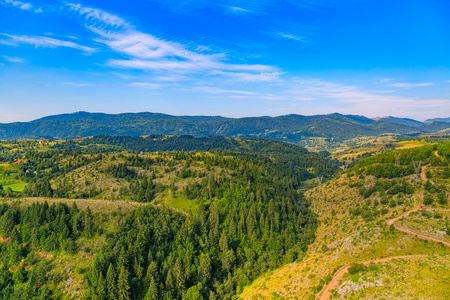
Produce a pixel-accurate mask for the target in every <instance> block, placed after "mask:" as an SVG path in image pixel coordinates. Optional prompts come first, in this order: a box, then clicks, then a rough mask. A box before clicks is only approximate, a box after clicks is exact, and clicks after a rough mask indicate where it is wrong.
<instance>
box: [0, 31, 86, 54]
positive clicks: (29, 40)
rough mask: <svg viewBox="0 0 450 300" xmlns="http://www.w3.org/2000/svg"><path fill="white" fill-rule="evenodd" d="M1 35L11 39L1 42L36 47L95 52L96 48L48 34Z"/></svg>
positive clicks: (0, 40)
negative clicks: (55, 37)
mask: <svg viewBox="0 0 450 300" xmlns="http://www.w3.org/2000/svg"><path fill="white" fill-rule="evenodd" d="M0 35H3V36H6V37H8V38H9V39H0V44H6V45H12V46H15V45H19V44H29V45H33V46H35V47H44V48H57V47H66V48H73V49H78V50H81V51H84V52H94V51H95V49H94V48H91V47H87V46H82V45H79V44H76V43H74V42H70V41H62V40H57V39H53V38H49V37H46V36H26V35H11V34H6V33H0Z"/></svg>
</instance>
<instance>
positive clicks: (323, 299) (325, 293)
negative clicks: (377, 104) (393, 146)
mask: <svg viewBox="0 0 450 300" xmlns="http://www.w3.org/2000/svg"><path fill="white" fill-rule="evenodd" d="M434 154H435V155H436V156H437V157H440V156H439V154H438V153H437V151H436V152H435V153H434ZM427 167H428V165H426V166H423V167H422V172H421V173H420V177H421V179H422V180H423V181H425V182H427V181H428V178H427V174H426V169H427ZM430 183H431V184H434V182H432V181H431V180H430ZM447 194H448V193H447ZM419 210H422V208H421V204H420V202H419V203H418V204H417V205H415V206H414V208H413V209H411V210H409V211H407V212H405V213H404V214H402V215H400V216H398V217H395V218H392V219H389V220H386V225H388V226H391V225H394V227H395V229H397V230H398V231H401V232H404V233H407V234H410V235H413V236H415V237H418V238H420V239H423V240H427V241H432V242H436V243H442V244H443V245H445V246H447V247H450V243H449V242H446V241H442V240H439V239H435V238H432V237H429V236H426V235H423V234H420V233H417V232H414V231H412V230H408V229H405V228H402V227H400V226H397V225H395V224H394V223H395V222H397V221H398V220H400V219H402V218H405V217H407V216H409V215H410V214H411V213H413V212H416V211H419ZM426 210H434V211H450V209H430V208H428V209H426ZM424 256H426V255H403V256H391V257H385V258H380V259H375V260H369V261H363V262H360V263H362V264H365V265H367V264H371V263H379V262H385V261H390V260H393V259H400V258H413V257H424ZM349 267H350V266H344V267H342V268H340V269H339V270H338V271H337V272H336V273H335V274H334V276H333V278H332V279H331V281H330V282H329V283H328V284H327V285H326V286H325V287H324V288H323V289H322V291H321V292H320V294H319V300H327V299H328V298H329V297H330V296H331V291H332V290H333V289H334V288H335V287H336V285H337V284H338V282H339V280H341V279H342V277H343V276H344V274H345V273H346V272H347V271H348V268H349Z"/></svg>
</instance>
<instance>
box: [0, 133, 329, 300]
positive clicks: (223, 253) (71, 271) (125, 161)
mask: <svg viewBox="0 0 450 300" xmlns="http://www.w3.org/2000/svg"><path fill="white" fill-rule="evenodd" d="M210 139H211V140H217V141H216V143H218V144H219V145H221V146H222V147H223V146H224V145H229V148H228V149H224V148H225V147H223V148H222V149H215V150H212V151H163V150H165V149H162V148H159V149H158V148H157V149H158V152H150V153H148V152H144V153H143V154H139V153H136V152H137V151H139V152H140V149H141V148H139V147H138V146H136V145H139V144H141V145H144V146H146V147H150V145H151V143H152V140H156V141H157V142H158V143H161V144H160V146H159V147H162V145H163V141H167V144H166V145H171V144H172V143H173V141H184V142H179V143H178V142H177V143H176V144H178V145H179V147H184V146H186V145H187V142H186V141H190V143H191V144H192V145H191V148H195V144H196V142H197V141H198V145H199V147H200V148H201V147H203V145H205V144H208V142H207V141H208V138H192V137H150V138H148V139H147V140H146V139H145V138H139V137H135V138H129V137H128V138H123V137H108V136H97V137H94V138H88V139H81V140H78V141H71V142H64V141H58V142H51V143H49V144H43V143H40V142H39V141H34V140H26V141H4V142H1V143H0V146H1V147H0V160H1V161H3V163H2V164H0V171H1V172H0V174H1V175H2V176H1V177H0V179H2V180H5V181H6V180H8V181H9V182H8V184H6V182H5V187H6V186H8V187H7V188H5V190H0V191H1V193H0V194H1V195H2V196H3V197H6V198H9V199H11V198H12V197H13V198H16V199H17V200H19V201H21V202H20V204H19V203H18V202H11V200H9V201H8V202H4V203H3V204H2V205H0V237H1V241H0V254H1V256H2V257H3V258H4V259H3V260H2V264H1V267H0V278H1V282H0V298H1V299H139V300H141V299H231V298H233V297H234V296H235V295H236V294H239V293H240V292H241V290H242V288H243V287H244V286H245V285H248V284H249V283H250V282H251V281H252V280H254V279H256V278H257V277H258V276H259V275H261V274H263V273H265V272H267V271H268V270H271V269H274V268H277V267H279V266H280V265H282V264H284V263H290V262H292V261H294V260H296V259H299V258H301V257H303V255H304V253H305V252H306V250H307V246H308V245H309V244H310V243H311V242H312V241H313V240H314V231H315V228H316V226H317V224H316V219H315V216H314V214H312V212H311V210H310V208H309V205H310V204H309V203H308V201H306V200H305V198H304V197H303V194H302V193H301V192H300V190H299V189H300V188H301V187H302V185H303V183H304V181H305V180H308V179H311V178H313V177H316V176H331V175H332V174H333V173H334V172H336V170H337V165H336V164H334V163H333V162H331V161H328V160H326V159H325V158H322V157H320V156H319V155H317V154H314V153H310V152H308V151H307V150H305V149H303V148H300V147H298V146H295V145H291V144H287V143H282V142H275V141H268V140H254V139H225V138H220V139H219V140H218V139H217V138H210ZM133 141H135V142H133ZM65 143H67V144H65ZM146 143H147V144H146ZM183 143H184V146H182V144H183ZM213 143H214V142H213ZM227 143H228V144H227ZM64 144H65V145H64ZM108 147H109V148H108ZM115 147H117V149H116V150H118V151H114V148H115ZM168 147H169V146H168ZM170 147H173V146H170ZM127 148H130V149H131V148H134V150H133V151H132V152H133V153H130V152H126V151H123V150H124V149H127ZM97 150H98V151H97ZM100 152H101V153H100ZM12 179H15V180H18V181H20V182H21V183H24V184H25V189H24V190H23V191H17V190H13V186H12V185H10V184H11V183H10V181H11V180H12ZM17 184H19V182H18V183H16V186H17ZM37 197H45V199H46V200H47V201H48V202H53V203H54V204H53V205H51V204H49V203H47V202H44V201H43V199H42V198H37ZM105 199H108V200H105ZM124 201H129V202H124ZM36 202H37V203H36ZM105 202H106V203H108V204H107V206H108V207H109V206H115V205H119V204H118V203H127V204H128V206H131V207H133V206H134V207H135V209H130V208H129V209H128V210H122V209H116V210H114V211H112V212H111V211H109V212H108V211H105V210H103V209H102V207H103V206H105ZM33 203H34V204H33ZM67 203H71V205H68V204H67ZM73 203H76V205H73ZM97 203H98V204H97ZM100 203H101V204H102V205H103V206H102V205H100ZM145 203H149V204H148V205H144V204H145ZM82 206H83V207H84V209H82V208H81V207H82ZM86 207H87V208H86Z"/></svg>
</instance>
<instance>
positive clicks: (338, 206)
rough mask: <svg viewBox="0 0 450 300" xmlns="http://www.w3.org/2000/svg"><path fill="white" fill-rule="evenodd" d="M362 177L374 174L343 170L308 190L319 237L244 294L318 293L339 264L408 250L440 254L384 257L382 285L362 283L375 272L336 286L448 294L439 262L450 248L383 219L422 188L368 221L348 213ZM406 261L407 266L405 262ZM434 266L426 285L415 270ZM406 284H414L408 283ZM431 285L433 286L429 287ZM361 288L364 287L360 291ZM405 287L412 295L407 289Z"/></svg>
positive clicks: (367, 291) (423, 295)
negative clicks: (390, 225) (304, 252)
mask: <svg viewBox="0 0 450 300" xmlns="http://www.w3.org/2000/svg"><path fill="white" fill-rule="evenodd" d="M409 179H411V178H409ZM361 180H364V184H365V185H371V184H372V183H371V182H373V181H374V180H375V179H374V178H373V177H371V176H368V177H366V178H364V179H360V178H359V176H358V177H357V176H352V177H347V174H344V175H342V176H340V177H339V178H336V179H334V180H331V181H329V182H327V183H325V184H323V185H321V186H319V187H317V188H315V189H313V190H311V191H309V192H307V193H306V196H307V198H308V199H309V200H311V201H312V205H313V206H312V208H313V210H314V212H315V213H317V215H318V217H319V220H320V226H319V228H318V231H317V239H316V241H315V242H314V244H312V245H311V247H310V250H309V251H308V253H307V255H306V256H305V257H304V258H303V260H301V259H299V260H298V262H295V263H292V264H289V265H286V266H284V267H282V268H280V269H279V270H277V271H274V272H272V273H270V274H266V275H265V276H262V277H260V278H259V279H258V280H256V281H255V282H254V283H253V284H252V285H251V286H249V287H247V288H246V289H245V290H244V292H243V293H242V295H241V297H242V298H244V299H272V298H274V297H278V296H280V297H283V298H285V299H308V298H311V299H314V297H315V296H316V295H317V293H318V292H319V291H320V290H321V286H320V285H321V282H320V281H321V280H325V278H326V277H327V276H331V275H332V274H333V273H334V271H336V270H337V269H339V267H340V266H343V265H347V264H349V263H351V262H356V261H365V260H372V259H374V258H381V257H388V256H397V255H410V254H427V255H431V254H438V255H442V256H438V257H434V256H430V257H428V258H423V259H415V261H416V262H415V263H413V264H412V265H410V263H408V264H405V263H403V262H402V261H398V260H393V261H390V262H387V263H383V265H389V266H390V267H389V268H387V267H383V266H381V267H380V270H379V271H378V273H377V274H378V276H379V277H380V278H382V279H381V280H382V281H386V283H385V284H384V285H380V287H378V288H373V289H371V288H362V286H364V284H365V283H364V282H366V281H367V282H368V281H370V280H372V278H371V279H367V280H365V279H359V280H358V281H357V283H358V284H360V286H358V287H356V286H353V285H352V288H351V289H350V290H349V291H346V292H345V293H344V292H342V290H341V289H342V288H343V286H344V285H346V284H347V283H346V282H347V281H346V280H347V278H346V277H344V283H342V284H340V285H339V287H338V290H339V291H340V292H342V293H341V295H340V296H339V297H344V295H347V296H350V295H352V293H353V296H356V294H357V293H360V291H363V292H364V295H365V296H364V297H362V298H364V299H372V296H374V295H375V294H376V295H383V297H384V298H386V299H390V298H392V297H394V296H393V295H396V294H397V295H398V296H399V295H403V296H405V298H407V299H414V297H418V299H442V296H443V295H444V294H445V295H447V296H450V293H449V291H448V289H447V290H446V289H445V288H444V287H443V285H442V278H449V277H450V270H449V269H448V268H445V267H444V268H442V267H440V266H442V265H448V264H449V261H450V249H449V248H446V247H444V246H441V245H439V244H436V243H431V242H426V241H423V240H420V239H417V238H415V237H413V236H411V235H407V234H404V233H401V232H398V231H396V230H394V231H391V230H390V229H389V228H388V227H387V226H386V225H385V224H384V220H386V219H389V218H392V217H395V216H396V215H400V214H401V213H402V212H403V211H406V210H409V209H411V208H412V207H413V206H414V204H415V203H416V202H417V201H421V200H422V197H423V190H422V189H417V190H416V192H415V193H414V195H412V196H410V197H408V198H409V199H406V201H405V202H404V204H403V205H399V206H396V207H395V208H390V207H389V206H386V207H387V208H388V209H389V212H388V213H387V214H385V215H382V216H380V217H377V218H375V220H374V221H371V222H368V223H366V222H365V221H363V220H362V219H361V218H360V217H359V216H358V217H354V216H351V215H350V213H349V209H352V208H354V207H355V206H356V205H358V204H359V203H364V202H365V201H366V199H363V197H362V196H360V195H359V193H358V191H357V189H356V188H351V187H350V186H349V185H350V184H352V183H355V182H358V181H361ZM375 198H377V196H374V195H373V196H371V197H370V199H371V200H374V199H375ZM323 245H326V247H324V246H323ZM327 249H329V250H327ZM406 265H408V267H405V266H406ZM403 267H405V268H407V270H406V271H405V275H403V278H402V281H401V282H403V283H402V284H399V285H396V284H387V282H396V281H397V279H398V278H396V277H398V275H396V274H395V273H393V272H392V271H390V270H392V269H396V268H397V269H401V268H403ZM430 268H431V269H433V270H434V269H436V270H437V269H438V270H439V273H436V274H438V275H436V276H426V275H423V277H426V278H427V280H426V282H427V283H426V285H423V284H422V282H423V280H422V281H421V280H419V279H418V277H417V276H416V274H417V272H422V274H427V273H428V272H429V270H430ZM367 276H369V275H367ZM363 283H364V284H363ZM322 285H323V282H322ZM408 285H411V286H409V288H407V287H408ZM429 286H433V287H434V288H432V289H429V288H428V287H429ZM316 287H317V288H316ZM358 289H359V290H360V291H358V292H357V291H356V290H358ZM405 291H407V292H408V293H409V294H410V295H408V293H406V294H405ZM398 293H399V294H398Z"/></svg>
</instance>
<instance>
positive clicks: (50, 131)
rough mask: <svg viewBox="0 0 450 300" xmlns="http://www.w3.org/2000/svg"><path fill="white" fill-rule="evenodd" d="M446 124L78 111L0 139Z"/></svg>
mask: <svg viewBox="0 0 450 300" xmlns="http://www.w3.org/2000/svg"><path fill="white" fill-rule="evenodd" d="M449 128H450V123H446V122H430V123H423V122H419V121H415V120H412V119H402V118H395V117H387V118H381V119H378V120H372V119H370V118H367V117H365V116H359V115H343V114H339V113H332V114H321V115H312V116H306V115H299V114H289V115H282V116H275V117H271V116H261V117H243V118H228V117H223V116H174V115H168V114H163V113H152V112H141V113H120V114H106V113H90V112H85V111H79V112H75V113H69V114H60V115H51V116H47V117H43V118H39V119H36V120H33V121H30V122H15V123H4V124H0V139H37V138H51V139H70V138H80V137H87V136H94V135H98V134H109V135H128V136H142V135H152V134H164V135H193V136H216V135H221V136H225V137H253V138H267V139H272V140H280V141H286V142H291V143H300V142H301V141H304V140H306V139H311V138H325V139H330V140H331V139H332V140H334V141H344V140H349V139H353V138H356V137H361V136H377V135H380V134H385V133H389V134H397V135H403V136H411V135H413V136H414V135H418V134H420V133H438V132H445V131H448V129H449Z"/></svg>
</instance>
